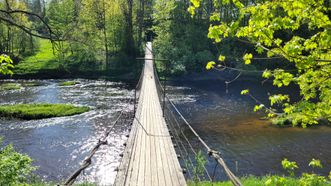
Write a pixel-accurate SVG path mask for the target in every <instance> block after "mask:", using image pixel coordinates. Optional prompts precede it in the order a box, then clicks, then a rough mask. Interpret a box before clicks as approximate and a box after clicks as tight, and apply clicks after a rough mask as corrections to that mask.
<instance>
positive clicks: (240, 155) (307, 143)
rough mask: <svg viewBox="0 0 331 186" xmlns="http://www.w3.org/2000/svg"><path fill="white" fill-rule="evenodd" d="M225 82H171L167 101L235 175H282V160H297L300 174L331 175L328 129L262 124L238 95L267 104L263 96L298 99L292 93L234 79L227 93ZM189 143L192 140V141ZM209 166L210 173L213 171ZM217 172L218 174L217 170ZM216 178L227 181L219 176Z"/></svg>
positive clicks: (249, 102) (250, 103) (251, 103)
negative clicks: (317, 163) (319, 165)
mask: <svg viewBox="0 0 331 186" xmlns="http://www.w3.org/2000/svg"><path fill="white" fill-rule="evenodd" d="M225 87H226V86H225V83H224V81H221V80H209V81H199V82H196V81H190V82H187V81H186V82H185V81H184V82H176V83H174V82H173V83H172V86H170V87H169V91H168V92H169V94H170V96H171V99H172V100H173V101H174V102H175V104H176V105H177V106H178V107H179V110H180V111H181V112H182V113H183V115H184V116H185V117H186V118H187V119H188V121H189V122H190V123H191V124H192V126H193V127H194V128H195V129H196V130H197V132H198V133H199V134H200V135H201V137H202V138H203V139H204V140H205V141H206V142H207V144H209V145H210V146H211V147H212V148H213V149H216V150H218V151H220V152H221V154H222V156H223V157H224V159H225V161H226V163H227V164H228V165H229V167H230V168H231V169H232V170H233V171H234V173H235V174H236V175H238V176H247V175H256V176H260V175H267V174H285V173H286V171H284V170H283V169H282V166H281V161H282V160H283V159H284V158H287V159H289V160H290V161H296V162H297V163H298V166H299V168H300V169H299V170H298V171H297V172H296V173H297V175H300V174H301V173H302V172H312V171H314V172H317V173H320V174H323V175H328V174H329V172H330V170H331V148H330V147H331V127H328V126H315V127H310V128H307V129H303V128H300V127H285V128H284V127H283V128H281V127H277V126H275V125H272V124H271V123H270V122H269V121H268V120H262V119H261V118H262V117H264V116H265V114H264V113H261V112H259V113H255V112H254V111H253V108H254V105H255V104H256V102H255V101H254V100H252V99H251V98H249V97H248V96H243V95H240V92H241V90H243V89H250V92H251V94H252V95H254V96H255V97H256V98H258V99H259V100H260V101H262V102H263V103H266V105H267V103H268V102H269V101H268V95H269V94H274V93H281V92H282V93H288V94H290V96H291V99H292V101H295V100H297V99H299V95H298V94H297V91H296V90H295V88H293V87H291V88H286V89H280V90H279V89H277V88H275V87H273V86H272V85H271V83H270V82H269V83H264V84H263V85H262V84H261V82H257V81H247V80H237V81H235V82H233V83H231V84H230V85H229V88H228V93H227V92H226V88H225ZM192 139H193V138H192ZM312 158H315V159H320V160H321V163H322V164H323V165H324V167H323V169H316V170H313V169H312V168H311V167H309V166H308V163H309V162H310V161H311V160H312ZM213 167H214V166H213V165H210V166H209V169H210V170H212V169H213ZM220 172H222V171H220ZM218 178H219V179H226V177H225V174H224V172H223V174H222V173H220V175H218Z"/></svg>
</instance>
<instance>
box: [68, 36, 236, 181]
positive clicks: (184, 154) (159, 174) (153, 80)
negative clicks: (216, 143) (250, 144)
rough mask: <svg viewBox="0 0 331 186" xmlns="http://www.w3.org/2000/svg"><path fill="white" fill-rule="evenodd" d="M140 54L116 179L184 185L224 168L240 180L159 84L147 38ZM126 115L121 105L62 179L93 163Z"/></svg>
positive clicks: (208, 178) (73, 177)
mask: <svg viewBox="0 0 331 186" xmlns="http://www.w3.org/2000/svg"><path fill="white" fill-rule="evenodd" d="M143 59H144V60H145V63H144V67H143V70H142V73H141V76H140V79H139V82H138V83H137V86H136V89H135V101H134V102H135V103H134V105H135V107H134V116H133V117H132V118H133V119H132V120H130V121H131V122H132V127H131V130H130V134H129V138H128V141H127V143H126V148H125V151H124V153H123V154H122V162H121V164H120V166H119V167H118V169H117V171H118V173H117V176H116V180H115V183H114V185H115V186H184V185H187V183H186V180H191V181H210V182H213V181H214V180H215V179H216V178H217V177H218V176H219V175H220V174H223V175H224V174H225V175H226V176H227V177H228V178H229V179H230V180H231V182H232V183H233V185H235V186H241V185H242V184H241V183H240V180H239V179H238V178H237V177H236V176H235V175H234V174H233V173H232V171H231V170H230V169H229V168H228V166H227V165H226V164H225V162H224V160H223V159H222V157H221V155H220V153H219V152H218V151H215V150H213V149H211V148H210V147H209V146H208V145H207V143H205V142H204V141H203V139H202V138H201V137H200V136H199V135H198V133H197V132H196V131H195V130H194V128H193V127H192V126H191V125H190V123H189V122H188V121H187V120H186V119H185V118H184V116H183V115H182V114H181V113H180V111H179V109H178V108H177V107H176V106H175V104H174V103H173V102H172V101H171V100H170V99H169V97H168V96H166V92H165V90H166V89H165V86H163V87H162V84H161V83H160V80H159V77H158V74H157V71H156V68H155V66H154V64H155V63H154V59H153V55H152V44H151V43H150V42H149V43H147V45H146V50H145V58H143ZM164 85H165V84H164ZM136 105H137V107H136ZM126 115H127V114H125V112H124V111H122V112H121V113H120V114H119V116H118V117H117V119H116V120H115V122H113V124H112V127H111V128H110V129H109V130H107V131H106V133H105V135H104V136H103V137H101V138H100V139H99V141H98V143H97V144H96V146H95V147H94V148H93V149H92V151H91V153H90V155H89V156H88V157H87V158H86V159H85V160H84V161H83V163H82V165H81V166H80V167H79V169H78V170H77V171H75V172H74V173H73V174H72V175H71V176H70V177H69V178H68V179H67V180H66V182H65V183H64V185H72V184H73V183H74V182H75V180H76V178H77V177H78V176H79V175H80V173H81V172H82V171H84V169H86V168H87V167H88V166H89V165H90V164H91V162H92V157H93V155H94V154H95V153H96V151H97V150H98V149H99V147H100V146H101V145H105V144H107V141H106V138H107V136H108V135H109V134H110V131H111V130H112V129H113V128H114V126H115V125H119V124H121V122H122V123H123V122H128V121H127V119H124V120H123V119H121V118H127V116H126ZM188 133H190V134H188ZM188 135H190V138H189V137H188ZM192 137H193V138H194V140H192ZM192 141H195V143H194V144H192ZM199 159H200V160H199ZM220 168H222V169H220Z"/></svg>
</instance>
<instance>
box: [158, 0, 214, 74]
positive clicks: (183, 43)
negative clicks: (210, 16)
mask: <svg viewBox="0 0 331 186" xmlns="http://www.w3.org/2000/svg"><path fill="white" fill-rule="evenodd" d="M187 7H188V5H187V3H185V2H183V1H176V0H170V1H166V0H157V1H155V4H154V13H153V20H154V22H153V23H154V24H153V31H154V33H155V35H156V37H155V39H154V40H153V52H154V54H155V57H156V58H160V59H168V60H169V61H170V64H171V65H170V66H169V67H170V68H169V69H170V70H171V72H170V73H171V74H173V75H181V74H185V73H188V72H199V71H202V70H204V66H205V62H206V61H210V60H213V59H214V58H215V53H216V50H215V49H214V48H213V47H212V45H211V41H209V40H208V38H207V37H206V35H207V28H208V24H209V21H208V20H206V19H204V18H203V16H204V15H205V13H202V12H201V13H198V14H199V16H198V17H197V18H194V19H192V18H191V17H190V16H189V15H188V13H187V12H186V9H187ZM156 62H157V63H158V67H159V68H160V70H161V72H162V71H164V70H165V69H166V68H165V64H164V63H163V62H162V61H156Z"/></svg>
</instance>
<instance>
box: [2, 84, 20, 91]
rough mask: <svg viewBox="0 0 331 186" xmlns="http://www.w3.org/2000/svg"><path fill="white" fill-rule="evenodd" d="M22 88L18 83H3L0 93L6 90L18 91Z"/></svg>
mask: <svg viewBox="0 0 331 186" xmlns="http://www.w3.org/2000/svg"><path fill="white" fill-rule="evenodd" d="M21 88H22V86H21V85H20V84H18V83H2V84H0V91H6V90H18V89H21Z"/></svg>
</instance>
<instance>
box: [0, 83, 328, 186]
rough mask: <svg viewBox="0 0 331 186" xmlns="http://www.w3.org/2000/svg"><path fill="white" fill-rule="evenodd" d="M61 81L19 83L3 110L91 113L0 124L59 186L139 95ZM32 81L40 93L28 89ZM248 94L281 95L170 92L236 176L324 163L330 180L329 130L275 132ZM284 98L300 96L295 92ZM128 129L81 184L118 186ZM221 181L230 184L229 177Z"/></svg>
mask: <svg viewBox="0 0 331 186" xmlns="http://www.w3.org/2000/svg"><path fill="white" fill-rule="evenodd" d="M60 81H63V80H38V81H37V80H32V81H17V82H19V83H22V84H23V88H22V89H20V90H11V91H2V92H0V94H1V96H0V104H14V103H33V102H50V103H72V104H76V105H85V106H89V107H91V108H92V110H91V111H89V112H86V113H83V114H80V115H75V116H70V117H59V118H51V119H43V120H31V121H21V120H12V119H11V120H9V119H1V120H0V136H3V139H4V143H5V144H8V143H12V144H13V145H14V147H15V149H16V150H18V151H19V152H22V153H26V154H28V155H29V156H31V157H32V158H33V159H34V162H33V164H34V165H36V166H38V169H37V171H36V173H37V174H38V175H39V176H40V177H41V178H42V179H44V180H46V181H54V182H57V183H59V182H60V181H61V180H63V179H65V178H67V177H68V176H69V175H70V174H71V173H72V172H73V171H74V170H76V169H77V168H78V167H79V164H80V163H81V162H82V161H83V159H84V158H85V157H86V156H87V155H88V153H89V151H90V150H91V149H92V148H93V146H94V145H95V144H96V143H97V141H98V139H99V138H100V137H101V135H102V134H103V133H104V132H105V130H107V129H108V128H109V127H110V126H111V124H112V121H114V119H115V118H116V117H117V116H118V114H119V112H120V111H121V110H123V109H124V110H126V111H127V112H131V111H132V110H133V104H132V103H133V99H132V98H133V96H134V91H133V86H131V85H129V84H126V83H122V82H110V81H104V80H84V79H78V80H77V81H79V82H80V84H78V85H74V86H67V87H61V86H59V82H60ZM29 82H37V83H38V84H39V86H24V84H27V83H29ZM245 88H250V89H251V93H252V94H253V95H254V96H256V97H258V98H259V99H260V100H261V101H262V102H267V101H268V100H267V95H268V94H270V93H274V92H279V91H278V90H276V89H275V88H273V87H272V86H271V85H270V84H268V83H266V84H264V85H263V86H262V85H261V83H260V82H254V81H242V80H238V81H235V82H234V83H232V84H230V85H229V89H228V93H226V90H225V86H224V82H222V81H196V82H193V81H183V82H176V83H175V82H173V83H171V86H169V87H168V93H169V96H170V97H171V99H172V100H173V101H174V102H175V103H176V105H178V107H179V109H180V110H181V111H182V112H183V115H184V116H185V117H186V118H187V119H188V120H189V122H191V123H192V125H193V127H194V128H195V129H196V130H197V131H198V133H199V134H200V135H201V137H202V138H203V139H204V140H205V141H206V142H207V143H208V144H209V145H211V146H212V147H213V148H214V149H216V150H219V151H220V152H221V153H222V156H224V159H225V161H226V162H227V164H229V166H230V168H231V169H232V170H234V172H235V174H237V175H239V176H244V175H249V174H253V175H266V174H274V173H279V174H283V173H285V172H284V171H283V170H282V168H281V164H280V162H281V160H282V159H283V158H288V159H289V160H291V161H297V162H298V165H299V167H300V171H301V172H302V171H312V169H311V168H310V167H308V165H307V164H308V162H309V161H310V160H311V159H312V158H316V159H320V160H321V161H322V164H323V165H324V168H323V169H321V170H319V171H318V172H319V173H322V174H325V175H326V174H328V172H329V171H330V169H331V167H330V165H331V148H330V147H331V128H330V127H327V126H318V127H314V128H309V129H302V128H298V127H288V128H279V127H276V126H273V125H271V124H270V122H268V121H266V120H261V119H260V118H261V117H262V116H263V113H254V112H253V106H254V104H255V103H254V101H252V100H251V99H249V98H248V97H245V96H242V95H240V91H241V90H242V89H245ZM284 91H285V92H288V93H290V94H291V95H292V97H297V95H295V93H293V91H292V90H291V89H289V90H284ZM128 130H129V124H127V125H121V126H117V127H115V130H114V131H113V132H112V133H111V134H110V137H109V138H108V142H109V145H106V146H103V147H102V148H101V149H100V150H99V151H98V153H97V154H96V156H95V158H93V163H92V166H90V167H89V168H88V169H87V170H86V171H85V172H84V173H83V174H82V175H81V176H80V177H79V179H78V181H80V182H82V181H89V182H96V183H98V184H100V185H110V184H112V183H113V182H114V179H115V176H116V171H115V169H116V167H117V166H118V165H119V162H120V154H121V153H122V152H123V150H124V146H123V144H124V142H125V141H126V140H127V137H126V135H127V134H128V133H129V131H128ZM236 162H237V166H235V165H236ZM298 173H300V172H298ZM220 179H225V177H224V175H223V176H220Z"/></svg>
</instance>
